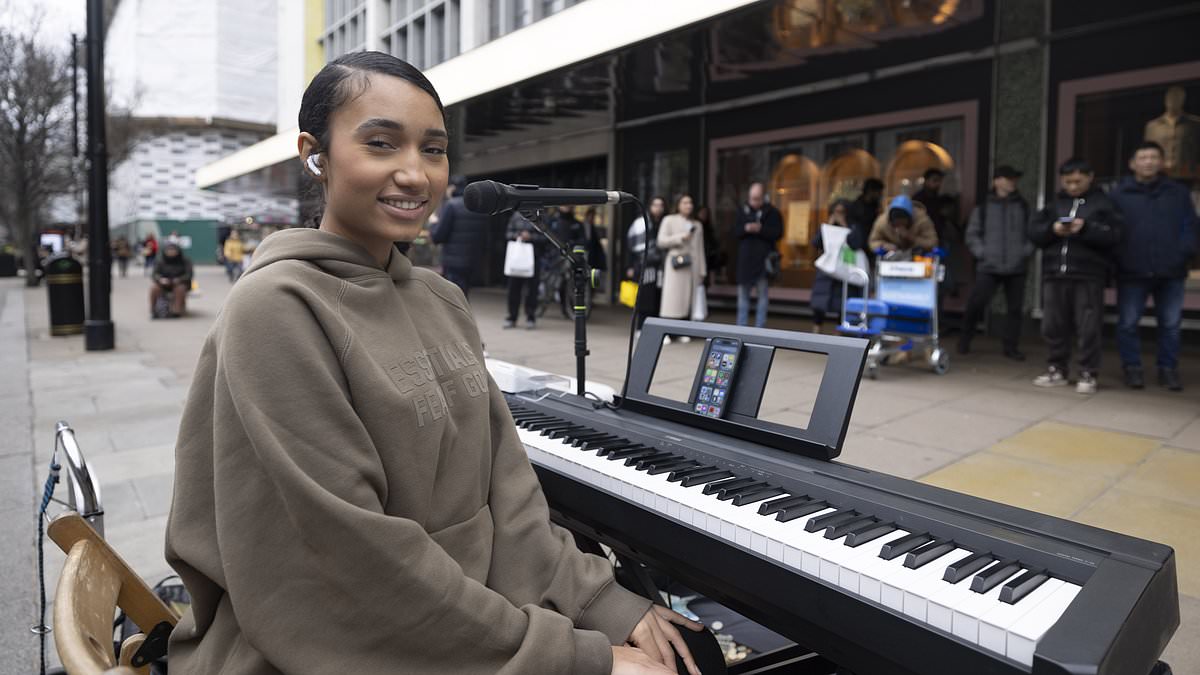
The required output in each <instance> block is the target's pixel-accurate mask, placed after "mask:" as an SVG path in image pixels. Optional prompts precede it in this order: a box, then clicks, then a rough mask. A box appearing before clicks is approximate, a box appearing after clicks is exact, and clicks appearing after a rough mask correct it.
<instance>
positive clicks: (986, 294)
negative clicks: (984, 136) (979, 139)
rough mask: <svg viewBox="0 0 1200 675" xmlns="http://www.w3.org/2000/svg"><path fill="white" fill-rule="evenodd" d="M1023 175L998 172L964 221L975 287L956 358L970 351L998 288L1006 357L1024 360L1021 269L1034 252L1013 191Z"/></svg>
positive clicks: (1024, 207) (1025, 208)
mask: <svg viewBox="0 0 1200 675" xmlns="http://www.w3.org/2000/svg"><path fill="white" fill-rule="evenodd" d="M1020 177H1021V172H1020V171H1017V170H1016V169H1014V168H1012V167H1011V166H1008V165H1003V166H999V167H996V174H995V177H994V178H993V179H992V191H991V192H990V193H989V194H988V196H987V199H986V200H985V201H984V202H983V203H982V204H980V205H978V206H976V207H975V208H974V209H972V210H971V217H970V218H969V219H968V221H967V247H968V248H970V249H971V255H973V256H975V285H974V286H972V287H971V297H970V299H969V300H967V311H966V315H965V316H964V318H963V332H962V335H960V336H959V338H958V353H960V354H966V353H968V352H970V351H971V338H973V337H974V336H975V326H976V325H977V324H978V323H979V318H980V317H981V316H983V310H984V309H985V308H986V307H987V306H988V304H989V303H990V302H991V301H992V296H993V295H995V294H996V288H997V287H998V286H999V287H1003V288H1004V301H1005V307H1006V312H1007V313H1006V315H1005V322H1004V355H1005V356H1006V357H1008V358H1010V359H1013V360H1014V361H1024V360H1025V355H1024V354H1022V353H1021V351H1020V350H1019V349H1018V348H1017V346H1018V343H1019V342H1020V339H1021V316H1022V314H1023V308H1024V303H1025V268H1026V262H1027V261H1028V259H1029V256H1030V255H1031V254H1032V253H1033V244H1032V243H1031V242H1030V241H1029V238H1028V237H1027V236H1026V231H1027V230H1028V228H1029V202H1027V201H1025V198H1024V197H1022V196H1021V193H1020V192H1018V191H1017V180H1018V179H1020Z"/></svg>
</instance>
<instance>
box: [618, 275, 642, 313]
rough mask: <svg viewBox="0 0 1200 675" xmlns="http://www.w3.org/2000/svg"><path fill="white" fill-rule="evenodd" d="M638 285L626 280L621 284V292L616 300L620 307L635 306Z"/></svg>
mask: <svg viewBox="0 0 1200 675" xmlns="http://www.w3.org/2000/svg"><path fill="white" fill-rule="evenodd" d="M637 295H638V285H637V282H634V281H630V280H628V279H626V280H624V281H622V282H621V292H620V295H619V296H618V299H619V300H620V301H621V304H622V305H625V306H626V307H633V306H634V305H636V304H637Z"/></svg>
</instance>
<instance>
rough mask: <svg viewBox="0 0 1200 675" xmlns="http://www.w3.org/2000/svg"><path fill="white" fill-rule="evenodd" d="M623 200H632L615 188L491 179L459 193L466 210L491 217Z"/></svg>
mask: <svg viewBox="0 0 1200 675" xmlns="http://www.w3.org/2000/svg"><path fill="white" fill-rule="evenodd" d="M627 201H633V195H631V194H629V193H627V192H617V191H615V190H585V189H575V188H551V187H538V186H537V185H505V184H504V183H497V182H496V181H494V180H481V181H476V182H474V183H471V184H470V185H468V186H467V189H466V190H465V191H464V192H463V204H465V205H466V207H467V209H468V210H470V211H474V212H475V213H486V214H488V215H492V216H494V215H496V214H497V213H503V212H505V211H511V210H513V209H519V208H522V207H543V206H567V205H575V204H619V203H621V202H627Z"/></svg>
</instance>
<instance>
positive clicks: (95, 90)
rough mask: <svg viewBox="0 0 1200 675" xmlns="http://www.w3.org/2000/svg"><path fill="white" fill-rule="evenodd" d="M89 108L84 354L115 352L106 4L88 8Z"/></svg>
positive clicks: (98, 0) (95, 0)
mask: <svg viewBox="0 0 1200 675" xmlns="http://www.w3.org/2000/svg"><path fill="white" fill-rule="evenodd" d="M87 35H88V39H87V50H88V59H87V70H88V73H87V82H88V88H87V105H88V117H87V125H88V159H89V160H90V162H89V167H88V319H87V320H86V321H84V324H83V332H84V344H85V345H86V348H87V350H88V351H104V350H109V349H112V348H113V346H114V342H115V340H114V335H113V333H114V331H113V322H112V317H111V307H110V304H111V302H110V301H111V296H112V250H111V248H110V247H109V243H108V146H107V141H106V139H105V114H104V108H105V106H104V0H88V3H87Z"/></svg>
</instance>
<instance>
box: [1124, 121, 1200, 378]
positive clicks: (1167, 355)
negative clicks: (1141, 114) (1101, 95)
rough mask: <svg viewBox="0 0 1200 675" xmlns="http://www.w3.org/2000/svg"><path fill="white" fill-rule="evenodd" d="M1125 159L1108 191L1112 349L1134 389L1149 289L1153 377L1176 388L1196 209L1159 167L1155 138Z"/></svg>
mask: <svg viewBox="0 0 1200 675" xmlns="http://www.w3.org/2000/svg"><path fill="white" fill-rule="evenodd" d="M1129 167H1130V169H1132V170H1133V176H1129V177H1126V178H1125V179H1123V180H1122V181H1121V183H1120V184H1119V185H1117V187H1116V188H1115V189H1114V190H1113V194H1112V198H1113V201H1114V202H1116V204H1117V206H1118V207H1119V208H1120V209H1121V212H1122V214H1123V215H1124V217H1125V223H1126V226H1125V231H1124V233H1123V234H1124V237H1123V238H1122V240H1121V248H1120V251H1121V255H1120V258H1119V260H1118V265H1117V267H1118V276H1117V279H1118V280H1117V306H1118V308H1119V311H1120V318H1119V320H1118V322H1117V349H1118V351H1120V353H1121V366H1122V368H1123V369H1124V371H1125V384H1126V385H1127V386H1129V387H1132V388H1134V389H1141V388H1142V387H1143V386H1145V382H1144V376H1143V375H1142V345H1141V342H1140V341H1139V340H1138V321H1139V320H1140V319H1141V318H1142V312H1143V311H1144V310H1145V308H1146V298H1147V296H1153V297H1154V313H1155V317H1156V319H1157V321H1158V357H1157V362H1158V383H1159V384H1160V385H1162V386H1164V387H1166V388H1167V389H1169V390H1171V391H1180V390H1182V389H1183V382H1182V381H1181V380H1180V377H1179V343H1180V339H1179V333H1180V326H1181V324H1182V321H1183V291H1184V283H1185V282H1186V281H1187V275H1188V264H1189V262H1190V261H1191V258H1192V256H1194V255H1195V254H1196V248H1197V241H1196V236H1197V233H1196V230H1197V228H1198V226H1197V223H1196V211H1195V207H1193V206H1192V200H1191V197H1190V195H1189V194H1188V191H1187V188H1185V187H1183V186H1182V185H1180V184H1178V183H1175V182H1172V181H1170V180H1168V179H1167V178H1166V177H1165V176H1163V175H1162V167H1163V150H1162V147H1160V146H1159V145H1158V144H1157V143H1154V142H1152V141H1147V142H1145V143H1142V144H1141V145H1139V146H1138V147H1137V148H1136V149H1135V150H1134V153H1133V158H1132V159H1130V160H1129Z"/></svg>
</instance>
